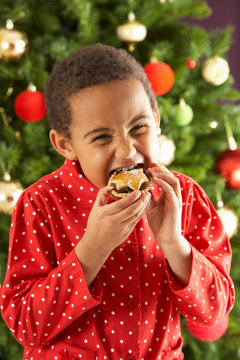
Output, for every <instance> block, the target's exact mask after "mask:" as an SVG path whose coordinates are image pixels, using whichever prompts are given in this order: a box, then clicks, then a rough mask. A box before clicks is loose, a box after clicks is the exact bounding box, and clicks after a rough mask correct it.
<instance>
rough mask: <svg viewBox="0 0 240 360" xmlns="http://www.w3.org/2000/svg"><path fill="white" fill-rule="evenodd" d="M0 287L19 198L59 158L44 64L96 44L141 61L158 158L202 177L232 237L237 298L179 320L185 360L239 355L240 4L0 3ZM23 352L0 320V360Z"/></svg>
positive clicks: (235, 0)
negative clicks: (217, 320) (198, 318)
mask: <svg viewBox="0 0 240 360" xmlns="http://www.w3.org/2000/svg"><path fill="white" fill-rule="evenodd" d="M0 9H1V11H0V233H1V236H0V283H2V282H3V280H4V276H5V271H6V264H7V253H8V236H9V226H10V220H11V214H12V211H13V208H14V205H15V203H16V201H17V199H18V197H19V194H20V193H21V192H22V191H23V189H24V188H26V187H27V186H29V185H30V184H31V183H33V182H35V181H36V180H37V179H39V178H40V177H41V176H43V175H45V174H47V173H49V172H51V171H53V170H55V169H56V168H57V167H59V166H60V165H61V164H62V163H63V158H61V157H60V156H59V155H58V154H57V153H56V152H55V151H54V150H53V148H52V147H51V145H50V142H49V138H48V131H49V129H48V124H47V119H46V116H45V115H46V109H45V105H44V97H43V89H44V85H45V83H46V80H47V78H48V75H49V72H50V70H51V68H52V66H53V64H54V63H55V62H56V61H57V60H60V59H62V58H63V57H65V56H67V55H68V54H69V53H71V52H72V51H74V50H77V49H78V48H80V47H82V46H84V45H88V44H92V43H95V42H98V41H100V42H103V43H105V44H108V45H113V46H116V47H122V48H125V49H126V50H127V51H129V52H130V53H131V54H132V55H133V56H134V57H135V58H136V59H137V60H138V61H139V62H140V63H141V64H142V66H144V68H145V71H146V74H147V76H148V77H149V80H150V81H151V83H152V87H153V89H154V92H155V94H156V96H157V101H158V105H159V110H160V114H161V130H160V129H159V146H160V150H161V161H162V163H163V164H165V165H166V166H167V167H168V168H169V169H174V170H177V171H180V172H183V173H185V174H187V175H189V176H191V177H192V178H193V179H194V180H196V181H197V182H199V183H200V185H202V187H203V188H204V189H205V191H206V193H207V195H208V196H209V198H210V199H211V201H212V203H213V205H214V206H215V207H216V208H217V211H218V213H219V216H220V217H221V219H222V221H223V224H224V226H225V229H226V232H227V233H228V236H229V238H230V241H231V245H232V252H233V259H232V269H231V276H232V278H233V280H234V283H235V287H236V303H235V307H234V309H233V311H232V312H231V314H230V315H229V317H227V318H226V319H225V321H224V322H222V323H221V324H219V325H218V326H216V327H215V328H212V329H209V328H206V329H203V328H199V327H197V326H196V325H195V324H194V323H190V322H188V321H186V319H184V318H183V317H182V318H181V321H182V335H183V338H184V349H183V351H184V353H185V359H186V360H200V359H201V360H202V359H204V360H223V359H231V360H235V359H240V322H239V318H240V300H239V292H240V286H239V284H240V276H239V274H240V251H239V250H240V236H239V219H240V148H239V146H240V145H239V143H240V107H239V101H240V92H239V90H240V72H239V64H240V41H239V37H240V21H239V16H240V2H239V0H228V1H226V0H218V1H214V0H208V1H202V0H147V1H143V0H141V1H140V0H115V1H112V0H52V1H46V0H38V1H37V0H31V1H29V0H0ZM10 359H11V360H13V359H14V360H18V359H22V348H21V346H20V345H19V344H18V343H17V342H16V341H15V339H14V337H13V336H12V334H11V333H10V331H9V330H8V329H7V327H6V326H5V324H4V322H3V320H2V318H1V317H0V360H10Z"/></svg>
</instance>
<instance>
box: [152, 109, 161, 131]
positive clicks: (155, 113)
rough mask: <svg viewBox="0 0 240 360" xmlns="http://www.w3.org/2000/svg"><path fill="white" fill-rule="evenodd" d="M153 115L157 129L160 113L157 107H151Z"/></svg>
mask: <svg viewBox="0 0 240 360" xmlns="http://www.w3.org/2000/svg"><path fill="white" fill-rule="evenodd" d="M153 116H154V119H155V122H156V127H157V129H158V128H159V127H160V114H159V111H158V109H157V108H155V109H153Z"/></svg>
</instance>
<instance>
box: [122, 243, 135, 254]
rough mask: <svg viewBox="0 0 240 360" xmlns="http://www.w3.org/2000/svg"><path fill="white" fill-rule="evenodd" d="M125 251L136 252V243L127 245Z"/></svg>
mask: <svg viewBox="0 0 240 360" xmlns="http://www.w3.org/2000/svg"><path fill="white" fill-rule="evenodd" d="M124 251H125V253H126V254H132V253H133V252H134V245H132V244H128V245H126V246H125V249H124Z"/></svg>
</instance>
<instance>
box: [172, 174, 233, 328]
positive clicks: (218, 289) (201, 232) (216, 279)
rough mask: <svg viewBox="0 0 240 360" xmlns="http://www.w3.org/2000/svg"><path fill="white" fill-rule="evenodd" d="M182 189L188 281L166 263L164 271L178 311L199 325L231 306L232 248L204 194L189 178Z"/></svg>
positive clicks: (218, 318)
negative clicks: (182, 280)
mask: <svg viewBox="0 0 240 360" xmlns="http://www.w3.org/2000/svg"><path fill="white" fill-rule="evenodd" d="M181 185H182V191H183V189H184V188H186V187H187V188H188V191H186V192H184V191H183V214H182V218H183V235H184V236H185V238H186V239H187V240H188V241H189V244H190V246H191V250H192V269H191V276H190V280H189V283H188V285H187V286H186V287H184V288H182V287H181V286H180V285H179V284H178V283H177V281H176V280H175V279H174V276H173V274H172V273H171V270H170V268H169V266H168V270H167V275H168V278H169V283H170V286H171V289H172V291H173V293H174V297H175V301H176V304H177V306H178V308H179V310H180V312H181V313H182V314H183V315H184V316H185V317H187V318H189V319H190V320H192V321H194V322H196V323H197V324H198V325H204V326H214V325H215V324H216V323H217V322H219V321H221V320H223V319H224V317H225V316H226V315H227V314H228V313H229V312H230V311H231V310H232V308H233V304H234V286H233V282H232V280H231V278H230V276H229V272H230V265H231V248H230V243H229V240H228V237H227V235H226V231H225V230H224V228H223V225H222V223H221V220H220V219H219V216H218V214H217V212H216V210H215V209H214V207H213V205H212V204H211V202H210V200H209V199H208V197H207V195H206V194H205V192H204V190H203V189H202V188H201V187H200V186H199V185H198V184H197V183H196V182H194V181H193V180H190V179H188V180H187V181H186V183H185V184H181Z"/></svg>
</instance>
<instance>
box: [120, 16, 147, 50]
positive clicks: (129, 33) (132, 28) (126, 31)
mask: <svg viewBox="0 0 240 360" xmlns="http://www.w3.org/2000/svg"><path fill="white" fill-rule="evenodd" d="M116 32H117V37H118V38H119V40H121V41H126V42H127V43H128V48H129V51H134V49H135V45H136V43H138V42H141V41H143V40H144V39H145V37H146V35H147V28H146V26H145V25H143V24H141V23H139V22H137V21H136V20H135V14H134V13H133V12H132V11H131V12H130V13H129V14H128V22H127V23H125V24H123V25H119V26H118V27H117V30H116Z"/></svg>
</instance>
